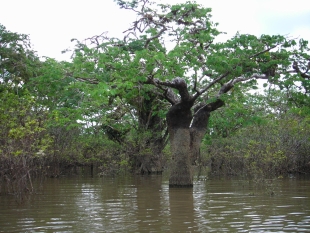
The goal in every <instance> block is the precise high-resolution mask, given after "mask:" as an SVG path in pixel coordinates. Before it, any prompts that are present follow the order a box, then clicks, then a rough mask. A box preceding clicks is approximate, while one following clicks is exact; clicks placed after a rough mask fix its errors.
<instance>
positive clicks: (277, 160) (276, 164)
mask: <svg viewBox="0 0 310 233" xmlns="http://www.w3.org/2000/svg"><path fill="white" fill-rule="evenodd" d="M308 110H309V109H308ZM308 110H307V111H308ZM301 115H302V112H300V113H297V114H296V113H293V112H288V113H286V114H285V115H284V116H282V117H281V119H274V120H271V119H270V120H269V122H268V123H267V124H264V125H250V126H248V127H244V128H243V129H241V130H239V131H238V132H237V133H236V134H234V135H232V136H230V137H227V138H225V139H217V140H213V141H212V144H211V145H210V146H209V156H210V157H211V158H212V161H213V162H212V168H213V172H214V173H215V174H223V173H224V174H226V175H239V176H247V177H252V178H254V179H255V180H259V179H266V178H275V177H278V176H280V175H285V174H287V173H304V172H307V171H308V169H309V162H310V156H309V154H308V151H309V149H310V141H309V138H310V137H309V136H310V135H309V132H310V128H309V127H310V124H309V115H307V116H306V117H302V116H301Z"/></svg>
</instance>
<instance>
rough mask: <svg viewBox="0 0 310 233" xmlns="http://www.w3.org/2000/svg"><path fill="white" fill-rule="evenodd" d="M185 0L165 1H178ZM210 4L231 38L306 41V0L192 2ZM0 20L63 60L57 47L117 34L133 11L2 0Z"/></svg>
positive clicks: (96, 0)
mask: <svg viewBox="0 0 310 233" xmlns="http://www.w3.org/2000/svg"><path fill="white" fill-rule="evenodd" d="M157 2H160V0H158V1H157ZM181 2H186V0H165V1H161V3H169V4H174V3H181ZM197 2H198V3H200V4H202V5H204V6H206V7H211V8H212V12H213V13H212V15H213V22H218V23H219V27H218V28H219V29H220V30H221V31H225V32H227V33H228V37H231V36H233V35H234V34H235V33H236V32H237V31H239V32H240V33H249V34H255V35H261V34H283V35H289V36H292V37H299V38H304V39H307V40H310V1H309V0H294V1H285V0H197ZM0 6H1V13H0V23H1V24H3V25H4V26H5V27H6V28H7V29H8V30H10V31H13V32H18V33H24V34H29V35H30V39H31V41H32V44H33V45H34V46H33V48H34V50H36V51H38V55H39V56H48V57H53V58H56V59H58V60H63V59H68V56H69V55H62V54H61V51H62V50H64V49H66V48H68V47H70V46H71V47H72V43H71V42H70V40H71V39H72V38H77V39H80V40H82V39H84V38H87V37H91V36H93V35H99V34H101V33H102V32H105V31H107V32H108V33H109V34H108V35H110V36H121V35H122V31H124V30H126V29H127V28H128V27H129V26H130V23H131V22H132V21H133V20H134V19H135V17H134V15H133V14H132V13H130V12H127V11H126V10H120V9H119V8H118V6H117V5H116V4H115V3H114V2H113V0H86V1H82V0H3V1H2V2H1V4H0Z"/></svg>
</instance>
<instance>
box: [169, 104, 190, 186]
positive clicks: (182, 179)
mask: <svg viewBox="0 0 310 233" xmlns="http://www.w3.org/2000/svg"><path fill="white" fill-rule="evenodd" d="M191 107H192V104H191V103H178V104H176V105H173V106H172V107H171V108H170V110H169V111H168V113H167V124H168V131H169V135H170V146H171V152H172V159H173V162H172V167H171V174H170V179H169V186H170V187H192V186H193V175H192V169H191V162H190V154H191V150H190V141H191V136H190V129H189V126H190V123H191V120H192V114H191V110H190V109H191Z"/></svg>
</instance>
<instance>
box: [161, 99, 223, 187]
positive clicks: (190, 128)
mask: <svg viewBox="0 0 310 233" xmlns="http://www.w3.org/2000/svg"><path fill="white" fill-rule="evenodd" d="M223 104H224V102H223V101H222V100H220V99H218V100H216V101H215V102H213V103H209V104H206V105H201V106H200V107H199V108H197V109H196V111H195V113H194V116H193V115H192V113H191V107H192V102H190V101H188V102H186V101H185V102H181V103H178V104H176V105H173V106H172V107H171V108H170V110H169V111H168V113H167V116H166V117H167V124H168V131H169V135H170V146H171V152H172V167H171V174H170V179H169V187H192V186H193V172H192V164H193V162H194V161H196V160H197V159H199V157H200V155H199V154H200V153H199V151H200V145H201V141H202V139H203V137H204V135H205V134H206V132H207V127H208V122H209V117H210V113H211V112H212V111H214V110H215V109H217V108H219V107H221V106H223Z"/></svg>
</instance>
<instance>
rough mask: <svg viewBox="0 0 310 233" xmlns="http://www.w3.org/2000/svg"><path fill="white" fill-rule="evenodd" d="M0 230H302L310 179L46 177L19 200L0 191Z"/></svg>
mask: <svg viewBox="0 0 310 233" xmlns="http://www.w3.org/2000/svg"><path fill="white" fill-rule="evenodd" d="M0 232H310V179H309V178H308V179H305V178H303V179H301V178H285V179H279V180H277V181H269V183H268V184H267V185H264V186H257V185H255V184H252V183H249V182H247V181H243V180H227V179H212V180H207V179H201V180H198V181H196V182H195V184H194V188H192V189H191V188H185V189H180V188H179V189H177V188H173V189H169V186H168V179H167V178H166V176H159V175H158V176H135V177H103V178H99V177H98V178H91V177H71V178H68V177H64V178H58V179H48V180H47V181H46V183H45V185H44V189H43V191H42V193H40V194H38V195H35V196H34V197H32V198H31V200H29V201H27V202H25V203H24V204H22V205H18V204H17V203H16V202H15V200H14V198H13V197H10V196H0Z"/></svg>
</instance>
